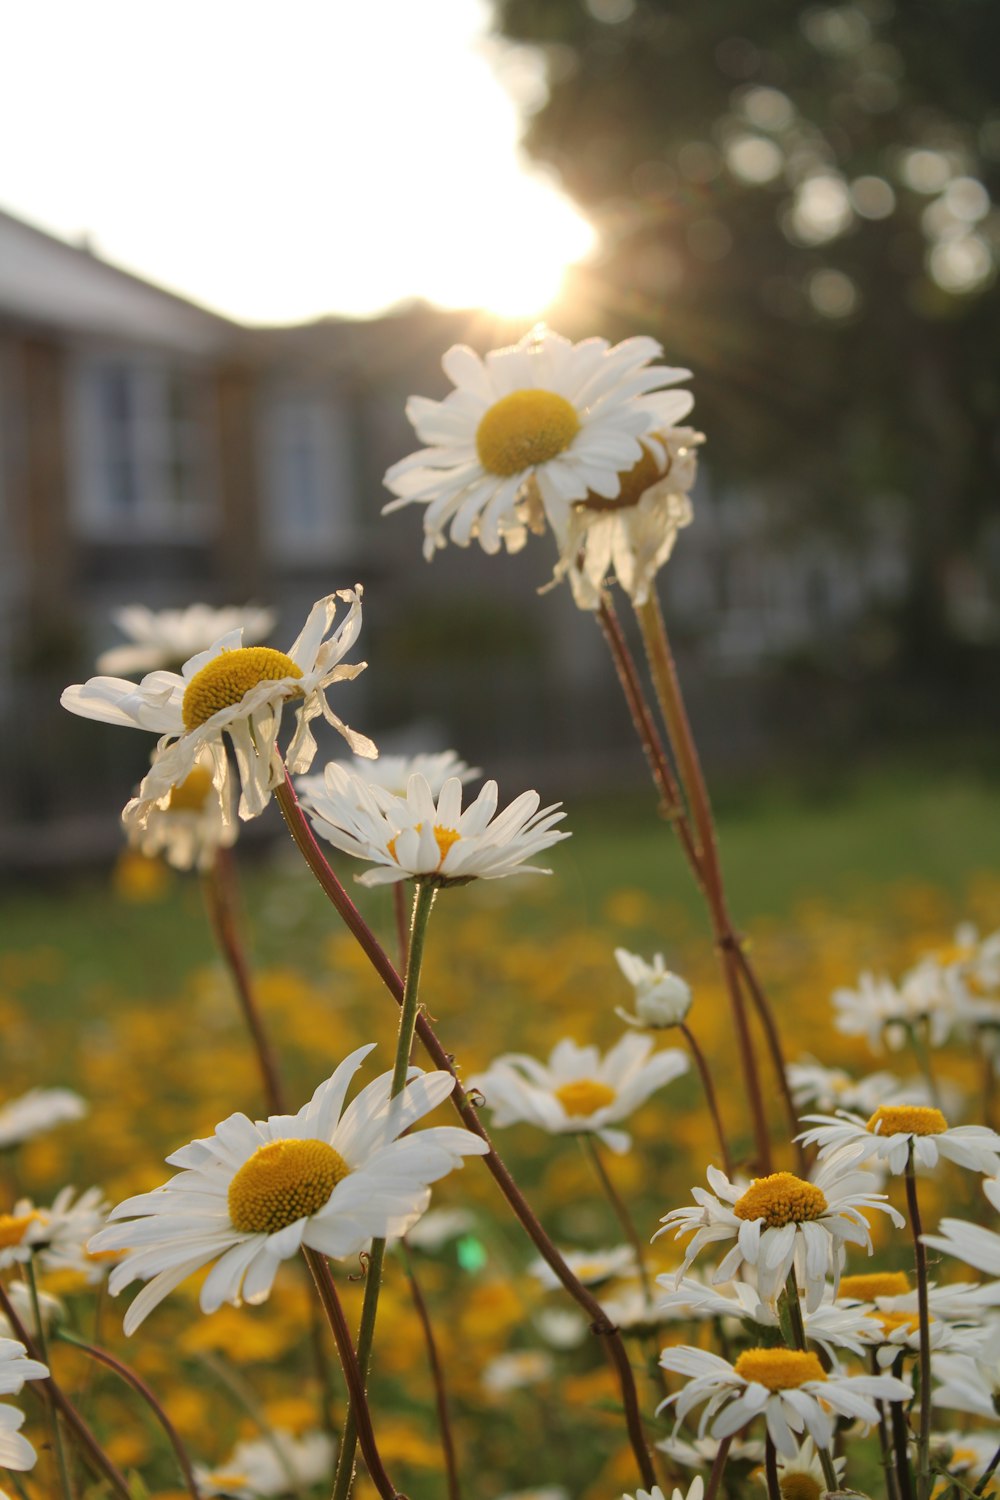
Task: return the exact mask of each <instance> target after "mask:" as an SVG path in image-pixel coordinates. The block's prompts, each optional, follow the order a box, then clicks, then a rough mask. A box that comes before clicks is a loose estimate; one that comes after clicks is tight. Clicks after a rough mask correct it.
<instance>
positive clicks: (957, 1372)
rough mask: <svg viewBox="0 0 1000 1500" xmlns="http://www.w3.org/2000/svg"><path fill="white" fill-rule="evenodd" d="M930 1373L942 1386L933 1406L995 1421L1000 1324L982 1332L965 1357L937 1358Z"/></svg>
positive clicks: (999, 1387) (999, 1393) (999, 1377)
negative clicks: (948, 1408) (944, 1407)
mask: <svg viewBox="0 0 1000 1500" xmlns="http://www.w3.org/2000/svg"><path fill="white" fill-rule="evenodd" d="M931 1369H932V1372H933V1374H934V1378H935V1380H937V1381H939V1382H940V1384H939V1385H937V1386H936V1387H935V1389H934V1396H933V1400H934V1405H935V1406H947V1407H950V1408H951V1409H952V1411H967V1412H971V1413H972V1414H974V1415H975V1416H979V1417H987V1418H989V1419H990V1420H991V1421H995V1420H996V1416H997V1399H998V1398H1000V1324H997V1323H993V1324H988V1325H987V1326H986V1327H985V1328H983V1329H981V1330H980V1337H979V1339H978V1341H977V1342H976V1344H975V1345H974V1346H973V1347H972V1348H970V1349H969V1350H968V1351H967V1352H965V1353H962V1354H935V1355H933V1356H932V1359H931Z"/></svg>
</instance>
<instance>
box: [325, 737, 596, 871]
mask: <svg viewBox="0 0 1000 1500" xmlns="http://www.w3.org/2000/svg"><path fill="white" fill-rule="evenodd" d="M317 781H318V778H312V782H311V784H310V785H309V786H308V787H307V788H306V789H305V795H304V796H303V799H302V803H303V806H304V807H305V809H306V811H307V812H308V813H309V816H310V818H311V819H312V824H313V828H314V829H315V831H316V833H317V834H318V835H319V836H320V838H324V839H326V840H327V842H328V843H330V844H333V845H334V847H335V848H337V849H341V850H343V852H344V853H345V854H353V855H354V857H355V858H356V859H365V860H368V861H370V863H372V864H373V865H374V866H375V868H374V869H372V870H366V871H365V873H364V874H363V875H359V876H358V880H359V881H360V883H361V884H362V885H387V884H390V883H392V882H395V881H398V880H432V881H434V882H435V883H436V884H437V885H450V884H453V883H455V882H459V881H460V882H462V883H463V884H464V883H465V882H466V881H468V880H500V879H502V878H503V876H505V875H517V874H522V873H530V874H534V875H550V874H551V873H552V872H551V871H550V870H544V869H540V868H539V867H538V866H537V865H529V864H525V863H524V861H525V860H527V859H530V858H531V857H532V856H533V855H535V854H538V853H539V852H540V851H541V850H542V849H548V848H549V847H550V845H552V844H556V843H558V842H559V840H560V839H568V838H569V834H568V833H561V832H558V831H556V832H553V828H554V826H555V824H556V823H558V822H559V821H560V820H561V819H562V818H564V817H565V816H566V814H565V813H564V812H563V811H562V804H561V803H558V802H557V803H553V804H552V805H551V806H550V807H542V808H540V807H539V804H540V802H541V798H540V797H539V795H538V793H537V792H522V793H521V795H520V797H515V799H514V801H513V802H512V803H511V804H510V806H509V807H505V808H504V810H503V812H501V813H499V814H497V815H496V816H494V814H496V811H497V797H498V793H497V784H496V782H495V781H488V782H487V783H486V785H485V786H484V787H483V789H482V791H481V792H480V793H479V795H478V797H476V798H475V799H474V801H472V802H471V803H470V804H469V806H468V807H467V808H466V809H465V811H464V812H463V811H462V783H461V782H460V781H459V779H458V777H457V776H452V777H450V778H449V779H448V780H447V781H446V782H445V783H444V786H443V787H442V788H441V791H440V793H439V794H438V796H437V797H435V796H434V795H433V793H432V792H431V789H430V785H429V784H428V782H427V780H426V779H425V778H424V777H423V776H420V775H415V776H411V777H410V780H409V782H408V783H407V787H406V796H405V797H396V796H394V795H393V793H392V792H387V791H385V790H383V788H382V787H379V786H374V785H371V784H368V783H366V782H363V781H362V780H361V779H360V777H358V776H354V775H352V774H351V772H350V771H346V770H344V768H343V767H342V766H339V765H338V764H337V763H336V761H333V762H331V763H330V764H329V765H328V766H327V768H326V770H325V772H324V774H323V781H322V784H321V785H318V786H317V784H316V782H317Z"/></svg>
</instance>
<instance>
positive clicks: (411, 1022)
mask: <svg viewBox="0 0 1000 1500" xmlns="http://www.w3.org/2000/svg"><path fill="white" fill-rule="evenodd" d="M436 895H437V888H436V886H434V885H433V884H432V883H431V882H430V881H429V880H418V881H417V882H416V885H415V889H414V892H413V913H412V916H411V919H410V934H409V941H408V943H407V952H408V959H407V964H406V978H405V979H404V981H403V1001H402V1006H401V1008H400V1012H399V1032H398V1034H397V1037H396V1056H395V1059H394V1061H393V1066H392V1082H391V1084H390V1086H389V1098H390V1099H395V1097H396V1095H397V1094H401V1093H402V1092H403V1089H404V1087H405V1086H406V1075H407V1073H408V1072H409V1067H410V1053H411V1052H412V1050H413V1031H414V1027H415V1026H416V1023H417V1013H418V1010H419V1005H420V971H421V968H422V967H423V960H424V944H425V942H426V939H427V924H428V922H429V921H430V915H431V911H432V909H433V906H434V898H435V896H436ZM384 1261H385V1240H384V1239H376V1240H372V1246H371V1250H370V1251H369V1254H368V1265H367V1270H366V1273H365V1295H364V1300H363V1302H362V1305H361V1322H360V1323H359V1325H358V1368H359V1370H360V1372H361V1380H362V1383H365V1382H366V1381H367V1379H368V1370H369V1366H370V1364H371V1356H372V1345H373V1343H374V1340H375V1319H376V1317H377V1316H378V1299H379V1293H380V1292H381V1290H382V1266H383V1264H384ZM357 1441H358V1431H357V1422H356V1420H355V1414H354V1402H353V1400H350V1401H348V1405H347V1416H346V1418H345V1420H344V1431H343V1435H342V1437H341V1440H340V1454H339V1456H338V1458H337V1474H336V1479H335V1482H334V1486H333V1500H347V1496H348V1495H349V1494H350V1492H351V1484H352V1482H353V1479H354V1460H355V1454H356V1451H357Z"/></svg>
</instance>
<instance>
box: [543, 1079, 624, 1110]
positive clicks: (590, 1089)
mask: <svg viewBox="0 0 1000 1500" xmlns="http://www.w3.org/2000/svg"><path fill="white" fill-rule="evenodd" d="M555 1093H556V1098H557V1099H558V1100H559V1103H560V1104H561V1105H562V1107H563V1109H564V1110H565V1111H566V1113H567V1114H568V1115H574V1116H576V1115H579V1116H583V1115H592V1114H595V1113H596V1112H597V1110H599V1109H603V1108H604V1106H605V1105H606V1104H614V1102H615V1100H616V1099H617V1097H618V1096H617V1094H616V1093H615V1091H614V1089H612V1088H609V1087H608V1085H607V1084H606V1083H599V1082H598V1080H597V1079H596V1078H574V1079H573V1082H572V1083H563V1084H560V1086H559V1087H558V1088H557V1089H556V1091H555Z"/></svg>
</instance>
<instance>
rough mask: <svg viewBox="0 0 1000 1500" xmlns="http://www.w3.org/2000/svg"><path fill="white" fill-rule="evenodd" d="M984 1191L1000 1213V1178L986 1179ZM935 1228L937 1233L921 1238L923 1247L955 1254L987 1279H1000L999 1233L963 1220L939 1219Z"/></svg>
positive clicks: (946, 1253)
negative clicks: (992, 1277)
mask: <svg viewBox="0 0 1000 1500" xmlns="http://www.w3.org/2000/svg"><path fill="white" fill-rule="evenodd" d="M983 1192H984V1193H985V1194H986V1196H987V1198H988V1199H989V1200H990V1202H991V1203H992V1205H993V1207H994V1208H995V1209H998V1210H1000V1179H997V1178H996V1177H988V1178H986V1180H985V1181H984V1183H983ZM938 1228H939V1230H940V1233H938V1234H925V1235H922V1236H921V1238H922V1239H923V1242H924V1244H925V1245H931V1246H932V1247H933V1248H934V1249H935V1250H943V1251H944V1253H945V1255H954V1256H955V1257H956V1259H957V1260H962V1261H964V1262H965V1264H966V1265H967V1266H975V1268H976V1270H977V1271H985V1272H986V1273H987V1275H989V1276H1000V1234H997V1233H996V1231H995V1230H992V1229H984V1228H983V1227H982V1225H980V1224H969V1223H968V1222H967V1221H966V1220H965V1219H942V1220H941V1223H940V1224H939V1226H938Z"/></svg>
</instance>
